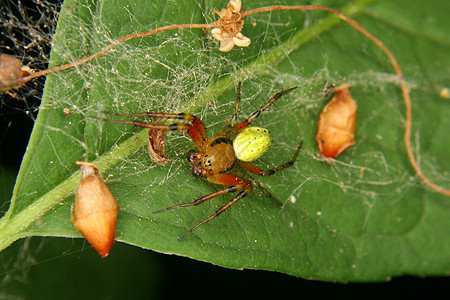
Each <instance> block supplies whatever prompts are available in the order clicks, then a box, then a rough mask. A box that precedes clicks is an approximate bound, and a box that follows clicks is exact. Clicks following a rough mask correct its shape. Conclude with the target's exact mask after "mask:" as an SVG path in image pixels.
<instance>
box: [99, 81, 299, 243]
mask: <svg viewBox="0 0 450 300" xmlns="http://www.w3.org/2000/svg"><path fill="white" fill-rule="evenodd" d="M240 88H241V83H240V82H239V84H238V87H237V95H236V103H235V109H234V113H233V115H232V117H231V120H230V122H229V123H230V124H228V125H227V126H226V127H225V128H223V129H222V130H220V131H219V132H218V134H217V135H216V136H215V137H213V138H210V137H208V136H207V131H206V127H205V125H204V124H203V122H202V121H201V120H200V119H199V118H197V117H195V116H193V115H190V114H186V113H165V112H163V113H152V112H147V113H136V114H124V113H114V112H106V111H104V112H103V113H105V114H111V115H115V116H120V117H151V118H157V119H175V120H186V121H189V122H190V123H191V124H185V123H173V124H170V125H163V124H154V123H145V122H139V121H117V120H111V119H103V118H99V117H92V118H94V119H98V120H101V121H104V122H109V123H115V124H128V125H134V126H137V127H142V128H150V129H157V130H182V131H186V132H187V134H188V135H189V136H190V137H191V139H192V141H193V142H194V145H195V146H196V147H197V149H198V150H199V152H198V151H195V150H190V151H189V152H188V154H187V159H188V161H189V162H190V164H191V165H192V174H193V175H194V176H195V177H197V178H200V177H206V180H208V181H209V182H212V183H215V184H221V185H226V186H228V187H225V188H222V189H219V190H217V191H215V192H213V193H210V194H208V195H205V196H203V197H200V198H198V199H197V200H195V201H193V202H188V203H182V204H177V205H173V206H170V207H167V208H164V209H161V210H158V211H154V212H153V213H154V214H157V213H161V212H165V211H168V210H172V209H175V208H181V207H189V206H196V205H199V204H201V203H203V202H205V201H207V200H210V199H212V198H214V197H217V196H220V195H224V194H228V193H233V192H239V193H238V194H237V195H236V196H234V197H233V198H232V199H231V200H229V201H228V202H227V203H226V204H225V205H223V206H222V207H220V208H219V209H218V210H217V211H216V212H215V213H214V214H213V215H211V216H210V217H208V218H206V219H204V220H203V221H201V222H200V223H198V224H197V225H195V226H194V227H192V228H191V229H189V230H188V231H187V232H186V233H185V234H184V235H182V236H181V237H179V238H178V240H180V241H181V240H182V239H184V238H185V237H186V236H187V235H188V234H190V233H191V232H192V231H194V230H195V229H197V228H198V227H200V226H201V225H203V224H205V223H206V222H208V221H211V220H212V219H214V218H215V217H217V216H219V215H220V214H221V213H223V212H224V211H225V210H227V209H228V208H230V207H231V206H232V205H233V204H235V203H236V202H238V201H239V200H240V199H242V198H244V197H245V196H247V195H248V194H249V193H250V191H251V190H252V188H253V186H256V187H257V188H259V189H261V191H262V192H263V193H264V195H265V196H267V197H268V198H270V199H272V200H273V201H274V202H276V203H278V204H279V205H281V203H280V202H279V201H278V200H276V199H275V198H274V197H272V195H271V194H270V192H269V191H268V190H266V189H265V188H264V187H262V186H261V184H260V183H258V182H257V181H256V180H255V179H253V178H252V177H251V176H250V175H249V174H247V173H246V172H244V170H245V171H248V172H250V173H253V174H256V175H260V176H269V175H272V174H274V173H276V172H279V171H281V170H283V169H286V168H288V167H290V166H292V165H293V164H294V162H295V160H296V159H297V156H298V154H299V152H300V149H301V147H302V144H303V142H300V145H299V146H298V148H297V151H296V152H295V154H294V156H293V157H292V159H291V160H290V161H288V162H286V163H284V164H282V165H280V166H278V167H275V168H273V169H270V170H263V169H260V168H259V167H256V166H254V165H252V164H250V163H249V161H252V160H255V159H256V158H258V157H260V156H261V155H262V154H263V153H264V152H265V151H267V149H268V148H269V146H270V143H271V141H272V137H271V135H270V133H269V132H268V130H266V129H263V128H259V127H249V125H250V124H252V123H253V122H254V121H255V120H256V119H257V118H258V116H259V115H260V114H261V113H262V112H263V111H265V110H266V109H267V108H268V107H269V106H270V105H272V104H273V103H274V102H275V101H276V100H278V99H279V98H280V97H281V96H283V95H285V94H287V93H289V92H291V91H292V90H294V89H295V88H297V87H292V88H290V89H287V90H284V91H281V92H279V93H277V94H275V95H274V96H273V97H272V98H270V100H269V101H268V102H267V103H265V104H264V105H263V106H262V107H261V108H260V109H258V110H256V111H255V112H253V113H252V114H250V115H249V116H248V118H247V119H246V120H244V121H243V122H241V123H239V124H236V121H237V115H238V113H239V104H240V101H241V99H240ZM250 129H255V130H254V131H255V132H257V135H255V134H254V133H253V132H251V131H250V132H248V131H247V130H250ZM244 132H246V134H247V135H249V136H251V138H252V139H253V140H254V141H256V142H252V141H248V137H245V138H240V140H243V142H244V143H245V142H248V143H250V144H254V145H258V144H259V145H260V146H261V147H256V148H255V147H254V146H252V148H251V149H249V147H248V146H247V147H244V148H246V149H241V150H239V152H238V151H237V150H236V149H237V148H238V147H240V145H236V143H234V144H233V140H234V141H236V140H237V138H238V137H240V136H239V135H240V134H243V133H244ZM267 135H269V136H270V138H267ZM261 139H262V140H261ZM259 140H261V141H259ZM240 143H241V142H240ZM240 148H243V147H240ZM248 154H249V155H248ZM238 157H239V158H238Z"/></svg>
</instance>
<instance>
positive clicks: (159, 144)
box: [148, 120, 169, 166]
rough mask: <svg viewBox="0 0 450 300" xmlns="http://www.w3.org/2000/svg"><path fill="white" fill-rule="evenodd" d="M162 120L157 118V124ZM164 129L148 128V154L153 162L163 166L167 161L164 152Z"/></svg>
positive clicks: (167, 158)
mask: <svg viewBox="0 0 450 300" xmlns="http://www.w3.org/2000/svg"><path fill="white" fill-rule="evenodd" d="M162 123H163V122H162V120H158V124H162ZM165 149H166V131H164V130H158V129H149V130H148V155H149V156H150V158H151V159H152V161H153V162H155V163H157V164H158V165H161V166H165V165H167V163H168V162H169V157H168V156H167V154H166V152H165Z"/></svg>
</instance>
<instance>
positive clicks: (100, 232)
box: [72, 161, 119, 257]
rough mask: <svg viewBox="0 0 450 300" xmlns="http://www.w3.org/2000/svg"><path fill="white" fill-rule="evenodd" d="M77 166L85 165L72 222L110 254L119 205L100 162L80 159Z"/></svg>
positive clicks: (100, 250)
mask: <svg viewBox="0 0 450 300" xmlns="http://www.w3.org/2000/svg"><path fill="white" fill-rule="evenodd" d="M77 165H78V166H80V168H81V180H80V183H79V184H78V188H77V193H76V196H75V205H74V207H72V222H73V225H74V226H75V228H76V229H77V230H78V231H79V232H80V233H81V234H82V235H83V236H84V237H85V238H86V239H87V240H88V242H89V243H90V244H91V245H92V246H93V247H94V248H95V250H96V251H97V252H98V253H99V254H100V255H101V256H102V257H106V256H108V254H109V251H110V250H111V247H112V245H113V244H114V236H115V234H116V223H117V211H118V210H119V205H117V202H116V199H115V198H114V196H113V195H112V193H111V191H110V190H109V189H108V187H107V186H106V184H105V183H104V182H103V179H102V177H101V175H100V173H99V171H98V167H97V166H96V165H94V164H92V163H87V162H80V161H78V162H77Z"/></svg>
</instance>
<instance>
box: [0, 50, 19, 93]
mask: <svg viewBox="0 0 450 300" xmlns="http://www.w3.org/2000/svg"><path fill="white" fill-rule="evenodd" d="M21 77H22V63H21V62H20V60H18V59H17V58H15V57H14V56H11V55H8V54H0V93H3V92H6V91H8V90H10V89H12V88H14V87H16V85H17V81H18V80H19V79H20V78H21Z"/></svg>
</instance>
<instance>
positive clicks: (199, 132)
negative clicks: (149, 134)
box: [88, 111, 209, 150]
mask: <svg viewBox="0 0 450 300" xmlns="http://www.w3.org/2000/svg"><path fill="white" fill-rule="evenodd" d="M102 113H104V114H109V115H114V116H119V117H132V118H138V117H150V118H156V119H172V120H186V121H189V122H190V123H191V124H192V125H189V124H184V123H173V124H170V125H163V124H154V123H147V122H140V121H122V120H111V119H104V118H99V117H96V116H88V117H89V118H91V119H96V120H100V121H103V122H108V123H113V124H125V125H133V126H136V127H141V128H148V129H156V130H166V131H174V130H181V131H186V132H187V134H189V136H190V137H191V138H192V141H193V142H194V144H195V146H196V147H197V148H198V149H200V150H202V149H203V147H204V143H205V142H206V141H208V140H209V138H208V136H207V134H206V127H205V125H204V124H203V122H202V121H201V120H200V119H199V118H197V117H196V116H193V115H191V114H186V113H152V112H146V113H137V114H124V113H116V112H109V111H103V112H102Z"/></svg>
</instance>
